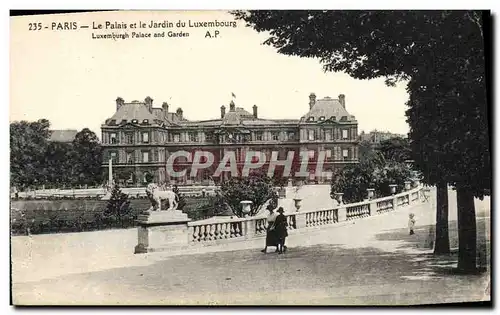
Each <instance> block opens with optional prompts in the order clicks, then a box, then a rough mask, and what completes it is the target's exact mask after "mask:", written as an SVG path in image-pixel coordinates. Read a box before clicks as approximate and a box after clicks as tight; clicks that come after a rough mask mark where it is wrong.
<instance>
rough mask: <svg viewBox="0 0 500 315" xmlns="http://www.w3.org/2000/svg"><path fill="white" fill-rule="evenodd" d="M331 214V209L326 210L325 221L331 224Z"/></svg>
mask: <svg viewBox="0 0 500 315" xmlns="http://www.w3.org/2000/svg"><path fill="white" fill-rule="evenodd" d="M332 214H333V210H328V212H327V217H326V218H327V220H326V223H327V224H331V223H332Z"/></svg>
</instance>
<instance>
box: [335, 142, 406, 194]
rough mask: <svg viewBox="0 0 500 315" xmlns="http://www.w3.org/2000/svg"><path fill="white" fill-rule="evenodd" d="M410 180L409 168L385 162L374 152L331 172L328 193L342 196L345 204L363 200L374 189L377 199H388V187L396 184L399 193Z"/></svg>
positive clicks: (398, 163)
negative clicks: (369, 189) (386, 197)
mask: <svg viewBox="0 0 500 315" xmlns="http://www.w3.org/2000/svg"><path fill="white" fill-rule="evenodd" d="M410 178H411V169H410V168H409V167H408V166H407V165H406V164H405V163H400V162H396V161H388V162H386V161H385V159H384V158H383V156H382V154H381V153H380V152H379V151H378V150H373V152H372V151H370V152H368V154H367V155H366V156H365V157H364V158H363V159H362V160H361V161H360V163H358V164H352V165H346V166H345V167H344V168H342V169H340V170H337V171H335V172H334V174H333V177H332V185H331V193H332V194H333V193H337V192H340V193H344V196H343V200H344V201H345V202H346V203H352V202H359V201H362V200H364V199H366V197H367V189H368V188H374V189H375V195H376V196H379V197H381V196H388V195H390V187H389V185H390V184H396V185H398V188H397V191H398V192H400V191H401V190H402V188H403V187H404V182H405V181H406V180H409V179H410Z"/></svg>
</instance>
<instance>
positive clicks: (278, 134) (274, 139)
mask: <svg viewBox="0 0 500 315" xmlns="http://www.w3.org/2000/svg"><path fill="white" fill-rule="evenodd" d="M271 137H272V139H273V141H278V140H279V139H280V133H279V132H278V131H273V132H272V133H271Z"/></svg>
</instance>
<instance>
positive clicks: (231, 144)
mask: <svg viewBox="0 0 500 315" xmlns="http://www.w3.org/2000/svg"><path fill="white" fill-rule="evenodd" d="M101 130H102V145H103V149H104V150H103V170H104V171H105V172H107V165H108V161H109V159H112V160H113V166H114V167H113V169H114V172H115V174H116V175H117V177H118V178H121V179H122V181H124V182H125V183H127V184H128V185H132V186H138V185H143V183H144V182H145V177H146V174H147V173H149V174H150V175H152V176H153V177H154V179H155V181H156V182H158V183H175V184H180V185H182V184H208V183H209V182H210V181H212V180H214V181H217V180H218V179H220V178H214V177H213V175H214V171H215V169H216V168H217V166H218V161H219V160H220V159H221V158H222V156H224V154H225V153H227V152H228V151H232V152H234V154H235V156H236V161H237V164H238V166H239V169H240V166H241V165H243V163H244V161H245V155H246V152H248V151H260V152H264V154H265V155H266V161H269V159H270V158H271V154H272V152H273V151H276V152H277V153H274V154H277V158H278V160H285V159H287V154H288V152H290V151H294V152H295V159H294V166H293V168H292V177H294V178H297V176H293V174H294V173H295V172H297V171H298V164H297V163H295V162H296V159H299V158H300V152H303V151H309V152H308V153H307V154H309V155H310V156H309V158H310V161H309V163H308V167H307V170H306V171H307V172H309V174H310V176H303V178H302V180H304V181H306V182H324V181H325V180H327V179H328V178H327V177H329V176H328V175H325V176H323V175H321V174H314V172H315V170H316V162H317V159H318V157H319V153H318V152H321V151H324V152H325V153H323V154H324V155H325V162H324V166H323V171H324V172H326V171H333V170H335V169H336V168H339V167H343V166H344V165H346V164H349V163H357V162H358V124H357V121H356V119H355V117H354V116H352V115H350V114H349V113H348V112H347V110H346V105H345V96H344V95H342V94H341V95H339V97H338V99H332V98H330V97H325V98H323V99H318V100H317V99H316V96H315V95H314V94H311V95H310V96H309V111H308V112H307V113H306V114H305V115H304V116H302V117H301V118H300V119H297V120H291V119H263V118H260V117H259V116H258V108H257V106H256V105H254V106H253V108H252V113H250V112H248V111H246V110H245V109H243V108H241V107H236V104H235V103H234V102H233V101H231V102H230V104H229V106H228V108H227V107H226V106H225V105H222V106H221V107H220V116H219V118H217V119H211V120H203V121H191V120H187V119H186V118H185V117H184V113H183V110H182V109H181V108H178V109H177V110H176V111H175V112H170V111H169V104H167V103H163V105H162V107H161V108H155V107H153V100H152V99H151V98H150V97H147V98H146V99H145V100H144V101H143V102H139V101H133V102H130V103H126V102H125V101H124V100H123V99H121V98H118V99H117V100H116V112H115V114H114V115H113V116H112V117H111V118H109V119H107V120H106V122H105V123H104V124H103V125H102V127H101ZM180 150H182V151H187V152H190V153H191V154H193V153H194V152H195V151H209V152H211V153H213V154H214V156H215V163H214V165H213V167H211V168H208V169H204V170H199V171H198V173H197V174H196V176H194V177H191V176H190V174H189V173H186V176H184V177H181V178H178V177H176V178H173V177H172V176H170V175H171V174H169V172H168V169H169V168H167V161H168V158H169V156H170V155H171V154H172V153H173V152H176V151H180ZM175 164H176V165H175V167H174V169H175V168H177V169H190V167H191V164H190V162H189V158H184V160H183V158H177V159H176V163H175ZM267 166H268V163H266V164H264V165H263V166H262V170H264V171H267ZM302 171H304V170H302ZM280 172H282V169H280V167H279V166H278V167H277V168H276V170H275V176H281V175H280ZM227 176H229V174H227V173H222V174H221V177H227Z"/></svg>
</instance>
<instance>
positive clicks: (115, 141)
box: [109, 133, 118, 144]
mask: <svg viewBox="0 0 500 315" xmlns="http://www.w3.org/2000/svg"><path fill="white" fill-rule="evenodd" d="M109 139H110V142H111V143H113V144H115V143H118V140H117V139H116V133H112V134H110V135H109Z"/></svg>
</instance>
